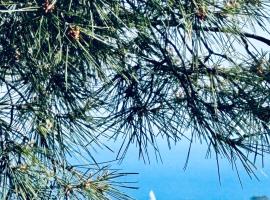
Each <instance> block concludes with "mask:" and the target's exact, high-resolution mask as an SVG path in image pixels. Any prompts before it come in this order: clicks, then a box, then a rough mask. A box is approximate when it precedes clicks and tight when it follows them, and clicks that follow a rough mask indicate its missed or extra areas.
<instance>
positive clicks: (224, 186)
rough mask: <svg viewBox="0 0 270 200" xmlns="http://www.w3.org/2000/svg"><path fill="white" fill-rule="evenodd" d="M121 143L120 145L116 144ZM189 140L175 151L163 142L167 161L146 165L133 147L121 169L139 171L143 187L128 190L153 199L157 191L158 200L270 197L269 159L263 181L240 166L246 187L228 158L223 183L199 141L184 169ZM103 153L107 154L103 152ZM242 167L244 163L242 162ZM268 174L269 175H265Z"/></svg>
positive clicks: (145, 199)
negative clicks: (138, 157) (253, 177)
mask: <svg viewBox="0 0 270 200" xmlns="http://www.w3.org/2000/svg"><path fill="white" fill-rule="evenodd" d="M116 146H117V145H116ZM187 148H188V145H187V143H185V142H183V143H181V142H180V143H179V144H178V145H177V146H174V147H173V148H172V150H168V148H167V145H166V144H165V143H162V144H161V145H160V150H161V153H162V158H163V164H162V163H157V162H156V161H155V159H154V155H153V159H152V162H151V164H150V165H149V164H145V163H143V161H142V160H141V161H139V160H138V159H137V156H136V155H137V151H136V150H135V148H131V149H130V151H129V153H128V154H127V156H126V158H125V160H124V161H123V163H122V164H121V165H120V166H117V168H121V169H123V170H124V171H127V172H138V173H139V175H138V176H134V177H132V180H137V181H138V184H136V186H139V187H140V189H139V190H134V191H128V192H129V194H132V195H133V196H134V197H135V198H136V199H138V200H149V197H148V196H149V191H150V190H153V191H154V192H155V194H156V198H157V200H197V199H207V200H249V199H250V197H252V196H254V195H255V196H262V195H267V196H269V197H270V177H268V176H267V175H266V174H267V173H268V174H270V165H269V164H270V162H267V161H266V165H265V167H264V169H260V168H259V169H258V171H257V175H258V176H259V178H260V181H257V180H256V179H253V180H251V179H250V178H249V176H248V175H247V174H246V173H245V172H244V170H243V168H240V169H239V170H240V176H241V180H242V182H243V188H241V185H240V183H239V181H238V178H237V174H236V172H235V171H233V170H232V168H231V166H230V165H229V164H228V162H227V161H226V160H222V161H221V164H220V167H221V185H220V184H219V181H218V174H217V167H216V161H215V160H214V159H205V152H206V149H205V146H203V145H198V144H195V145H194V147H193V149H192V152H191V157H190V160H189V165H188V167H187V169H186V171H184V170H183V167H184V164H185V158H186V153H187ZM102 154H103V153H102ZM102 154H99V155H97V156H98V157H102V158H103V159H105V160H106V158H111V155H109V154H107V153H105V155H102ZM239 166H240V165H239ZM265 173H266V174H265Z"/></svg>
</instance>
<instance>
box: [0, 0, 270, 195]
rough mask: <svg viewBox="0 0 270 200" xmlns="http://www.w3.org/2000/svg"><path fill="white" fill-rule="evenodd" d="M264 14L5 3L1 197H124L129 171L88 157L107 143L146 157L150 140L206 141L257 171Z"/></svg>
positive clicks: (162, 4)
mask: <svg viewBox="0 0 270 200" xmlns="http://www.w3.org/2000/svg"><path fill="white" fill-rule="evenodd" d="M269 6H270V4H269V2H268V0H185V1H184V0H178V1H176V0H91V1H86V0H52V1H49V0H37V1H35V0H30V1H26V0H20V1H19V0H18V1H17V0H14V1H8V0H3V1H0V63H1V65H0V86H1V90H0V92H1V94H0V198H1V199H27V200H28V199H94V200H102V199H114V198H115V199H128V197H127V196H126V195H124V194H122V192H121V189H120V190H119V186H120V187H121V186H123V187H130V185H129V184H128V185H126V184H125V183H123V182H121V176H124V175H127V174H126V173H121V172H119V171H117V170H113V169H110V168H109V167H108V166H104V165H101V164H98V163H97V162H96V160H95V158H94V157H93V154H92V152H93V148H97V147H98V146H100V147H107V145H106V142H104V141H106V140H107V138H109V139H111V140H117V141H118V142H119V144H122V145H120V146H119V148H118V150H119V151H118V154H117V155H116V157H118V158H123V157H124V155H125V153H126V151H127V149H128V147H129V146H130V145H133V144H134V145H136V146H137V147H138V152H139V157H141V158H142V159H145V160H146V161H147V160H149V159H151V158H150V156H151V154H149V153H148V150H149V149H154V151H155V152H157V154H158V144H157V142H156V138H157V137H161V138H163V139H164V140H166V141H167V142H168V145H169V146H170V145H171V143H175V142H181V141H180V140H181V139H183V140H188V141H190V144H192V143H193V142H203V143H206V144H207V145H208V147H209V148H208V152H207V153H208V154H209V155H211V154H212V155H214V156H215V158H216V160H217V163H218V161H219V159H220V158H221V157H226V158H227V159H228V160H229V161H230V162H231V164H232V165H233V166H234V167H236V169H237V165H236V162H238V161H240V163H241V164H242V165H243V166H244V168H245V169H246V171H247V173H248V174H250V175H252V174H254V170H255V169H256V168H255V166H256V163H257V160H258V159H259V158H260V160H263V157H264V154H266V153H269V134H270V130H269V122H270V102H269V101H270V98H269V94H270V90H269V86H270V60H269V50H268V49H269V48H270V39H268V38H270V37H269V36H270V34H269V31H270V30H269V27H270V26H269V25H270V24H269V17H270V16H269V11H270V9H269ZM105 139H106V140H105ZM188 154H189V153H188ZM149 155H150V156H149ZM71 157H72V159H71ZM75 158H76V159H78V160H84V162H83V163H84V164H81V163H79V164H78V163H76V162H75V161H73V160H74V159H75ZM89 158H90V159H89ZM71 160H72V161H71ZM237 160H238V161H237Z"/></svg>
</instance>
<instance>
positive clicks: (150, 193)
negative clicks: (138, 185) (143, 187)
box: [149, 190, 157, 200]
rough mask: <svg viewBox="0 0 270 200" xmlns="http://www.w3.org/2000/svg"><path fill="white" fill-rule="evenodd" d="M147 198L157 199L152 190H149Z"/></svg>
mask: <svg viewBox="0 0 270 200" xmlns="http://www.w3.org/2000/svg"><path fill="white" fill-rule="evenodd" d="M149 200H157V199H156V196H155V193H154V192H153V191H152V190H151V191H150V192H149Z"/></svg>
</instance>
